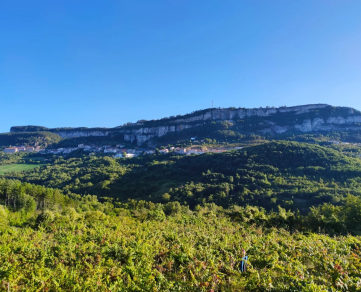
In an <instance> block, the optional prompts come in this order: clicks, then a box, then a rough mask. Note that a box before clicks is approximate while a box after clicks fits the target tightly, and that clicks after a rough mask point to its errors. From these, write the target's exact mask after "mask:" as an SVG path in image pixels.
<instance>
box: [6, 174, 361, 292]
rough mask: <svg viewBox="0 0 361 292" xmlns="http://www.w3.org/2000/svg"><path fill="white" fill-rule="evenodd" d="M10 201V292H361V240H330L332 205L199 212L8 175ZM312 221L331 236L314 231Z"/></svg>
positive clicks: (355, 210) (354, 201)
mask: <svg viewBox="0 0 361 292" xmlns="http://www.w3.org/2000/svg"><path fill="white" fill-rule="evenodd" d="M0 202H1V203H2V204H4V205H5V206H6V207H5V208H4V207H2V206H1V207H0V261H1V263H2V264H1V265H0V279H1V282H0V287H1V289H2V290H4V291H268V290H276V291H290V290H292V291H326V290H327V291H336V290H349V291H358V290H357V289H359V287H360V284H361V281H360V277H361V272H360V271H361V250H360V249H361V239H360V237H358V236H351V235H347V236H338V237H329V236H328V235H326V234H323V232H329V231H331V232H332V228H331V229H329V227H331V226H332V225H331V224H330V218H326V217H325V219H324V220H323V221H321V220H320V219H322V218H323V216H316V217H315V215H316V212H322V208H326V207H328V208H329V207H330V206H329V205H324V206H322V208H321V207H320V208H314V211H313V212H311V214H310V215H309V216H300V215H297V214H294V213H292V212H289V211H288V212H287V211H286V210H284V209H282V208H280V209H279V211H278V212H271V213H267V212H265V211H264V210H262V209H260V208H257V207H249V206H248V207H244V208H242V207H236V206H234V207H232V208H229V209H223V208H221V207H217V206H216V205H214V204H206V205H205V206H204V207H200V206H198V207H197V208H196V209H195V210H194V211H190V210H189V209H188V207H186V206H181V205H180V204H179V203H173V202H169V203H166V204H163V205H162V204H154V203H149V202H144V201H129V202H127V203H113V204H112V203H111V200H110V201H109V200H108V201H107V202H105V203H103V204H101V203H99V202H98V201H97V199H96V197H94V196H84V197H80V196H78V195H73V194H70V195H69V196H65V195H63V194H62V193H61V192H60V191H59V190H54V189H48V188H44V187H41V186H36V185H31V184H27V183H20V182H17V181H11V180H0ZM345 206H347V208H351V209H352V210H349V212H348V211H347V209H345V210H344V211H346V214H348V215H347V216H346V217H347V218H348V219H346V220H359V221H358V222H355V221H354V222H351V221H350V222H348V223H347V222H346V223H347V225H348V226H352V224H353V225H355V224H356V223H360V222H361V221H360V219H361V217H360V214H361V212H360V211H361V200H360V199H359V198H357V197H349V198H348V203H347V204H346V205H345ZM347 212H348V213H347ZM327 213H330V210H328V211H327V212H325V214H327ZM342 213H344V212H342ZM318 215H319V214H318ZM315 219H317V220H319V223H323V224H324V225H323V226H321V225H319V226H317V224H318V223H316V222H315V221H312V220H315ZM333 223H335V222H333ZM270 226H273V227H271V228H270ZM310 226H313V227H314V228H313V229H318V227H321V228H320V230H321V232H322V233H319V232H317V233H312V234H308V233H307V232H305V231H312V230H311V229H312V228H309V227H310ZM242 249H245V250H246V251H247V255H248V256H249V261H248V270H247V272H246V273H241V272H240V269H239V264H240V259H241V254H242Z"/></svg>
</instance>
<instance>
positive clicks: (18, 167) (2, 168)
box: [0, 163, 45, 175]
mask: <svg viewBox="0 0 361 292" xmlns="http://www.w3.org/2000/svg"><path fill="white" fill-rule="evenodd" d="M43 165H45V164H27V163H21V164H10V165H0V175H2V174H4V173H7V172H13V171H24V170H31V169H34V168H35V167H40V166H43Z"/></svg>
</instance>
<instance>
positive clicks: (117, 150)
mask: <svg viewBox="0 0 361 292" xmlns="http://www.w3.org/2000/svg"><path fill="white" fill-rule="evenodd" d="M191 141H193V142H198V141H196V140H194V138H191ZM329 142H330V143H332V144H336V145H349V144H352V145H357V146H361V145H360V144H359V143H357V144H355V143H347V142H340V141H329ZM201 143H203V140H201ZM194 146H195V145H194ZM238 149H242V147H220V148H208V147H192V146H190V147H187V148H181V147H168V148H167V147H161V149H154V148H153V149H151V148H141V147H136V148H125V145H121V144H118V145H115V146H112V145H104V146H97V145H85V144H79V145H78V146H77V147H66V148H56V149H51V148H48V149H40V146H15V147H10V148H5V149H4V153H8V154H12V153H17V152H30V153H31V152H33V153H38V154H52V155H64V154H65V155H66V154H70V153H71V152H73V151H78V150H83V151H86V152H89V155H95V154H96V153H108V154H110V155H112V156H113V157H114V158H133V157H137V156H139V155H150V154H155V153H159V154H168V153H175V154H181V155H192V154H194V155H200V154H204V153H220V152H224V151H229V150H238Z"/></svg>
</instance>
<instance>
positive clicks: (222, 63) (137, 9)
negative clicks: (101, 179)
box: [0, 0, 361, 132]
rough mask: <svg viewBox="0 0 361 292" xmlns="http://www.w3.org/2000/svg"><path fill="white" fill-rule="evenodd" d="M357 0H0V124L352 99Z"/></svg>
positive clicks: (358, 35)
mask: <svg viewBox="0 0 361 292" xmlns="http://www.w3.org/2000/svg"><path fill="white" fill-rule="evenodd" d="M360 15H361V1H359V0H355V1H347V0H337V1H336V0H317V1H315V0H293V1H290V0H257V1H254V0H248V1H242V0H235V1H233V0H224V1H218V0H217V1H216V0H214V1H209V0H192V1H191V0H159V1H149V0H144V1H141V0H133V1H124V0H117V1H113V0H107V1H93V0H86V1H85V0H77V1H69V0H62V1H48V0H47V1H38V0H32V1H28V0H17V1H13V0H2V1H0V132H8V131H9V128H10V126H12V125H42V126H47V127H69V126H74V127H77V126H86V127H95V126H99V127H114V126H118V125H121V124H124V123H126V122H135V121H137V120H138V119H153V118H162V117H167V116H170V115H177V114H185V113H189V112H192V111H194V110H198V109H203V108H208V107H211V104H212V100H213V101H214V106H216V107H229V106H235V107H239V106H241V107H260V106H263V107H264V106H282V105H287V106H292V105H300V104H310V103H328V104H332V105H337V106H350V107H354V108H357V109H359V110H361V17H360Z"/></svg>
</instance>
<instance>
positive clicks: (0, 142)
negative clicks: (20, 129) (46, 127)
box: [0, 132, 61, 147]
mask: <svg viewBox="0 0 361 292" xmlns="http://www.w3.org/2000/svg"><path fill="white" fill-rule="evenodd" d="M60 140H61V137H60V136H59V135H57V134H54V133H51V132H26V133H25V132H24V133H2V134H0V147H8V146H22V145H25V146H34V145H39V146H41V147H45V146H48V145H50V144H53V143H58V142H60Z"/></svg>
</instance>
